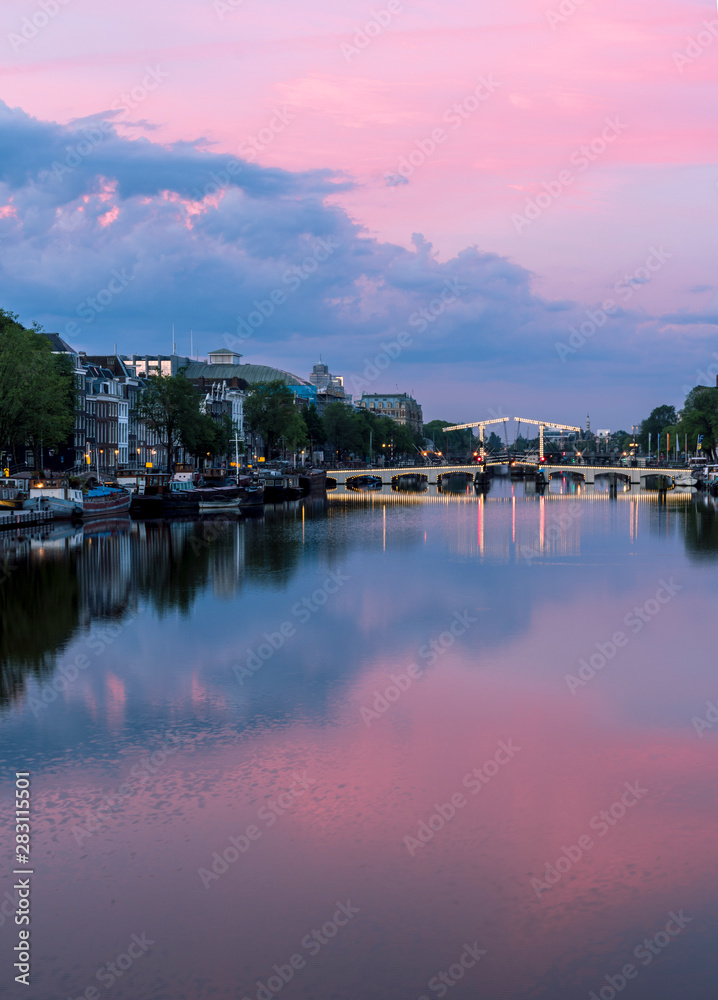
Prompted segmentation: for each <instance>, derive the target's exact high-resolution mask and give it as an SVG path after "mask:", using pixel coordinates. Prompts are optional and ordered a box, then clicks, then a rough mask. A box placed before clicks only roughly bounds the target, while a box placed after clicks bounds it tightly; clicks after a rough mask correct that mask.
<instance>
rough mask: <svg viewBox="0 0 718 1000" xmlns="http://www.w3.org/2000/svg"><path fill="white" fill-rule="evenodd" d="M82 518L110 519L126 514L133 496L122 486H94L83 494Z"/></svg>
mask: <svg viewBox="0 0 718 1000" xmlns="http://www.w3.org/2000/svg"><path fill="white" fill-rule="evenodd" d="M82 501H83V503H82V517H83V518H89V517H110V516H112V515H116V514H126V513H127V512H128V511H129V509H130V503H131V501H132V494H131V493H130V492H129V490H126V489H124V487H122V486H94V487H91V488H90V489H88V490H87V491H86V492H85V491H83V494H82Z"/></svg>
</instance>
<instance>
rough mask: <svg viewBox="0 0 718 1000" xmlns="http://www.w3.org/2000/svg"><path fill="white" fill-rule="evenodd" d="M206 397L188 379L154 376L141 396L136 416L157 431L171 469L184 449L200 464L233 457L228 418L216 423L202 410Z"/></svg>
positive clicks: (180, 372)
mask: <svg viewBox="0 0 718 1000" xmlns="http://www.w3.org/2000/svg"><path fill="white" fill-rule="evenodd" d="M201 402H202V396H201V394H200V393H198V392H197V390H196V389H195V387H194V386H193V385H192V383H191V382H190V381H189V379H188V378H187V377H186V376H185V371H184V369H183V368H180V370H179V371H178V372H177V374H176V375H153V376H151V378H148V379H147V386H146V388H145V389H144V390H143V391H142V393H141V394H140V396H139V398H138V401H137V406H136V408H135V410H134V414H133V415H134V416H135V417H136V418H137V419H138V420H141V421H143V423H144V424H145V425H146V426H147V427H149V428H150V430H152V431H154V433H155V434H156V435H157V438H158V440H159V442H160V444H161V446H162V448H163V449H164V451H165V454H166V456H167V468H168V469H170V468H171V467H172V462H173V459H174V456H175V454H176V451H177V449H179V448H180V447H181V448H184V450H185V451H186V452H188V454H190V455H192V456H194V458H195V459H196V460H197V461H198V462H199V461H201V460H202V459H205V458H209V459H210V460H212V459H214V458H215V457H217V456H222V455H229V454H230V453H231V449H232V437H233V434H234V428H233V427H232V421H231V418H230V417H229V416H228V415H227V414H222V416H221V417H219V418H218V419H215V418H214V417H212V416H211V415H210V414H209V413H203V412H202V410H201Z"/></svg>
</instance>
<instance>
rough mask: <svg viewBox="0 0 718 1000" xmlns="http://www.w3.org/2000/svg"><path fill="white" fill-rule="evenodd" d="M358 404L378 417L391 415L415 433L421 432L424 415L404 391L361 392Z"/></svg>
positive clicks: (415, 402)
mask: <svg viewBox="0 0 718 1000" xmlns="http://www.w3.org/2000/svg"><path fill="white" fill-rule="evenodd" d="M358 405H359V406H360V407H362V408H363V409H366V410H370V411H371V412H372V413H376V414H377V415H378V416H380V417H391V419H392V420H396V421H397V423H399V424H404V425H405V426H406V427H408V428H409V430H410V431H412V432H414V433H415V434H423V431H424V417H423V414H422V411H421V407H420V406H419V404H418V403H417V401H416V400H415V399H414V398H413V397H412V396H409V395H408V394H407V393H405V392H401V393H399V392H396V393H378V392H375V393H371V394H367V393H362V397H361V400H360V401H359V403H358Z"/></svg>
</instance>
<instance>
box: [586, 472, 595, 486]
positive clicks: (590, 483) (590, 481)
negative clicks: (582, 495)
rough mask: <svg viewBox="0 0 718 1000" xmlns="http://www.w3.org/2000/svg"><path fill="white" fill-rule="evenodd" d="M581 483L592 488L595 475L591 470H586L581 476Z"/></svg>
mask: <svg viewBox="0 0 718 1000" xmlns="http://www.w3.org/2000/svg"><path fill="white" fill-rule="evenodd" d="M583 481H584V483H585V484H586V486H593V485H594V484H595V482H596V473H595V471H594V470H593V469H586V471H585V472H584V474H583Z"/></svg>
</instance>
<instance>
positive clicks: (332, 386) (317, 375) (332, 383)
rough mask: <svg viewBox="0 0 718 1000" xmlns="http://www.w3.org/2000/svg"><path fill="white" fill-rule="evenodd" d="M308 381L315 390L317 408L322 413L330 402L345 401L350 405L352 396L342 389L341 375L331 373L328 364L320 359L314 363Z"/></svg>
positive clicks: (342, 380)
mask: <svg viewBox="0 0 718 1000" xmlns="http://www.w3.org/2000/svg"><path fill="white" fill-rule="evenodd" d="M309 381H310V382H311V384H312V385H313V386H315V387H316V390H317V409H318V411H319V413H320V414H323V413H324V411H325V409H326V408H327V406H329V404H330V403H346V404H347V406H351V403H352V397H351V394H350V393H347V392H345V391H344V379H343V378H342V376H341V375H332V374H331V372H330V371H329V365H325V364H324V363H323V362H322V361H320V362H319V364H316V365H314V367H313V368H312V374H311V375H310V376H309Z"/></svg>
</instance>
